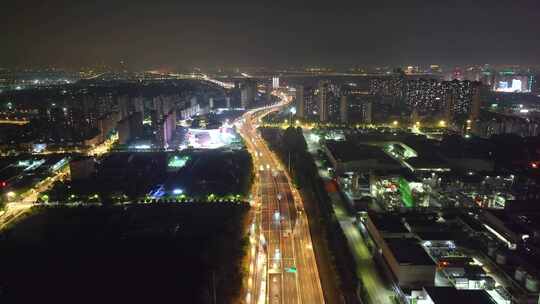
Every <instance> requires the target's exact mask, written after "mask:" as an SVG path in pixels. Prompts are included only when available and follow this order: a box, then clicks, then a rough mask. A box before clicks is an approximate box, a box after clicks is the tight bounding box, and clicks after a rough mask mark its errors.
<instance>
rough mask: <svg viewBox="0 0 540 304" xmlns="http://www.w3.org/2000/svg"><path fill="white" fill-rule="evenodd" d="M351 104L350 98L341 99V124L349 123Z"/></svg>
mask: <svg viewBox="0 0 540 304" xmlns="http://www.w3.org/2000/svg"><path fill="white" fill-rule="evenodd" d="M348 112H349V103H348V96H347V95H342V96H341V98H340V99H339V120H340V122H341V123H347V122H348Z"/></svg>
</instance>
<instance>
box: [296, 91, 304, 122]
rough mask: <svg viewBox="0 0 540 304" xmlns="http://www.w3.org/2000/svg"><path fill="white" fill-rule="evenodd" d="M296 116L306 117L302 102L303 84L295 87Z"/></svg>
mask: <svg viewBox="0 0 540 304" xmlns="http://www.w3.org/2000/svg"><path fill="white" fill-rule="evenodd" d="M295 105H296V116H298V117H300V118H306V104H305V102H304V86H303V85H299V86H297V87H296V97H295Z"/></svg>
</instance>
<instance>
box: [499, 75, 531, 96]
mask: <svg viewBox="0 0 540 304" xmlns="http://www.w3.org/2000/svg"><path fill="white" fill-rule="evenodd" d="M531 79H532V78H531V77H529V76H517V75H501V76H498V77H497V81H495V83H494V88H493V90H494V91H496V92H504V93H530V92H531V84H532V83H531Z"/></svg>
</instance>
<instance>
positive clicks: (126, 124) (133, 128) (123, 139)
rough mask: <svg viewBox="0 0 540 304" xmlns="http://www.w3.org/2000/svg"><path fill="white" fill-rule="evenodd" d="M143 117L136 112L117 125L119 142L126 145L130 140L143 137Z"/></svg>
mask: <svg viewBox="0 0 540 304" xmlns="http://www.w3.org/2000/svg"><path fill="white" fill-rule="evenodd" d="M142 122H143V117H142V113H141V112H134V113H132V114H131V115H129V116H128V117H126V118H124V119H122V120H120V121H119V122H118V124H117V129H118V141H119V143H120V144H122V145H125V144H127V143H128V142H129V141H130V140H132V139H134V138H136V137H140V136H141V135H142V128H143V124H142Z"/></svg>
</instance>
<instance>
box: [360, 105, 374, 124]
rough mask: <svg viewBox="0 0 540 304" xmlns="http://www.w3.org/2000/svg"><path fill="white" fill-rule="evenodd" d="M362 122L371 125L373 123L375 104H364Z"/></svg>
mask: <svg viewBox="0 0 540 304" xmlns="http://www.w3.org/2000/svg"><path fill="white" fill-rule="evenodd" d="M362 121H363V122H364V123H366V124H370V123H372V121H373V103H371V102H365V103H363V104H362Z"/></svg>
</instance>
